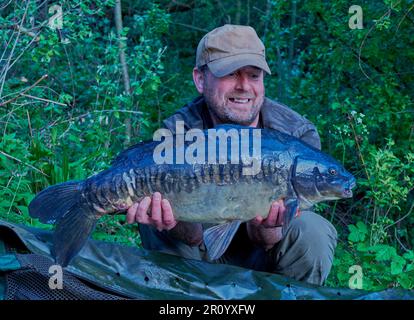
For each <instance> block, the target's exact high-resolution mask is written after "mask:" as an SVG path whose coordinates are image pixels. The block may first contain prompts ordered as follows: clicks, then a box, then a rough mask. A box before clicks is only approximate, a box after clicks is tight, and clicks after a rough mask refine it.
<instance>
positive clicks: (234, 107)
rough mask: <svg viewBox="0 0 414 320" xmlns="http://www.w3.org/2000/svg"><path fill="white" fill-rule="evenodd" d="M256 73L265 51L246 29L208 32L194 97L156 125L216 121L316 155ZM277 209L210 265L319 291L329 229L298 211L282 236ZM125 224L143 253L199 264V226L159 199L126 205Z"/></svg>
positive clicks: (303, 127)
mask: <svg viewBox="0 0 414 320" xmlns="http://www.w3.org/2000/svg"><path fill="white" fill-rule="evenodd" d="M264 72H266V73H268V74H270V69H269V67H268V65H267V62H266V59H265V48H264V45H263V43H262V42H261V40H260V39H259V38H258V36H257V34H256V32H255V30H254V29H253V28H251V27H248V26H235V25H225V26H223V27H220V28H217V29H214V30H213V31H211V32H209V33H208V34H206V35H205V36H204V37H203V38H202V39H201V41H200V43H199V45H198V48H197V56H196V67H195V68H194V70H193V80H194V84H195V86H196V88H197V90H198V92H199V93H200V95H201V96H200V97H198V98H197V99H195V100H194V101H192V102H191V103H189V104H187V105H186V106H184V107H183V108H182V109H180V110H178V111H177V112H176V113H175V114H174V115H173V116H171V117H170V118H168V119H166V120H165V121H164V126H165V127H166V128H168V129H170V130H171V131H172V132H174V130H175V123H176V121H179V120H180V121H184V123H185V130H189V129H191V128H199V129H208V128H212V127H214V126H215V125H217V124H222V123H234V124H240V125H245V126H251V127H259V128H265V127H269V128H273V129H277V130H279V131H282V132H285V133H287V134H290V135H293V136H295V137H297V138H300V139H302V140H303V141H305V142H307V143H309V144H311V145H313V146H314V147H316V148H319V149H320V139H319V136H318V133H317V131H316V128H315V126H314V125H313V124H312V123H310V122H309V121H308V120H306V119H305V118H303V117H301V116H300V115H299V114H297V113H296V112H294V111H293V110H291V109H289V108H288V107H286V106H284V105H282V104H279V103H276V102H274V101H272V100H270V99H268V98H265V89H264V84H263V78H264ZM285 210H286V209H285V206H284V203H283V199H280V200H278V201H275V202H273V203H272V205H271V207H270V208H269V213H268V216H267V217H266V218H265V219H263V218H261V217H260V216H259V215H258V216H257V217H256V218H255V219H253V220H251V221H249V222H247V223H244V224H242V225H241V226H240V228H239V230H238V232H237V233H236V235H235V237H234V239H233V240H232V242H231V244H230V246H229V247H228V249H227V250H226V252H225V253H224V255H223V256H222V257H221V258H220V259H218V260H216V261H214V262H216V263H228V264H233V265H238V266H242V267H245V268H250V269H254V270H259V271H267V272H273V273H278V274H281V275H284V276H288V277H292V278H294V279H296V280H301V281H307V282H308V283H312V284H317V285H322V284H323V283H324V281H325V280H326V278H327V276H328V274H329V271H330V268H331V266H332V260H333V255H334V250H335V247H336V237H337V234H336V230H335V228H334V227H333V226H332V225H331V224H330V223H329V222H328V221H327V220H326V219H324V218H322V217H321V216H319V215H317V214H315V213H313V212H310V211H306V212H302V213H301V215H300V217H297V218H295V219H293V221H292V222H291V224H290V226H289V228H288V229H287V232H286V235H285V236H284V237H282V233H281V224H282V221H283V215H284V213H285ZM127 221H128V223H133V222H138V223H139V231H140V234H141V239H142V244H143V246H144V248H146V249H150V250H158V251H162V252H165V253H170V254H175V255H180V256H183V257H186V258H192V259H199V260H201V259H203V260H204V259H206V254H205V247H204V244H203V230H204V229H205V228H206V227H207V226H203V225H201V224H198V223H186V222H177V221H176V220H175V219H174V213H173V209H172V208H171V205H170V203H169V202H168V200H166V199H162V195H161V194H159V193H154V194H153V195H152V198H150V197H146V198H144V199H143V200H142V201H141V202H140V203H136V204H134V205H133V206H132V207H131V208H130V209H129V210H128V212H127Z"/></svg>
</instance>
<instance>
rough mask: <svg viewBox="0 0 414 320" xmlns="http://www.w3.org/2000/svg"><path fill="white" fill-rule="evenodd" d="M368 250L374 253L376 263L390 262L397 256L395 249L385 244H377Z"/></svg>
mask: <svg viewBox="0 0 414 320" xmlns="http://www.w3.org/2000/svg"><path fill="white" fill-rule="evenodd" d="M370 249H371V250H373V251H374V252H375V253H376V255H375V260H377V261H387V260H391V259H392V258H393V257H394V256H395V255H396V254H397V252H396V250H395V248H393V247H391V246H388V245H385V244H377V245H376V246H372V247H371V248H370Z"/></svg>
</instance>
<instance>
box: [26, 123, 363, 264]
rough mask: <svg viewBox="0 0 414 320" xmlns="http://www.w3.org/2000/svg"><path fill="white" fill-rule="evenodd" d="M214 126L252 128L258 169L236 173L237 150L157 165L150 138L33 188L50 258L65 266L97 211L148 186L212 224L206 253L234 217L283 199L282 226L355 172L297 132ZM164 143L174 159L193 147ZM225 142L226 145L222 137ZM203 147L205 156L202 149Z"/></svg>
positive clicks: (129, 200)
mask: <svg viewBox="0 0 414 320" xmlns="http://www.w3.org/2000/svg"><path fill="white" fill-rule="evenodd" d="M216 129H217V130H222V132H224V133H230V130H232V131H231V133H232V135H233V136H236V137H238V138H240V139H241V138H242V137H246V134H245V133H246V132H247V137H249V138H251V137H254V136H255V134H258V131H260V132H259V133H260V135H258V136H260V139H261V140H260V141H261V144H260V146H261V149H260V151H261V152H260V164H259V168H258V169H259V171H258V172H256V173H255V174H254V175H247V174H244V173H245V172H244V171H243V170H245V169H247V168H251V164H249V163H244V162H243V161H242V152H241V151H240V154H239V158H238V159H237V160H239V161H238V163H237V164H236V163H232V162H231V160H232V158H231V157H230V156H231V153H230V152H228V154H227V162H226V163H219V161H218V160H219V157H218V154H216V160H217V161H216V163H197V164H192V163H187V162H184V163H171V164H170V163H164V164H157V163H155V162H154V157H153V156H154V150H155V148H156V147H157V146H158V145H159V143H158V142H154V141H150V142H146V143H140V144H138V145H136V146H133V147H130V148H129V149H127V150H125V151H124V152H122V153H121V154H120V155H119V156H118V157H117V159H116V160H115V161H114V163H113V164H112V166H111V167H110V168H108V169H107V170H104V171H102V172H100V173H97V174H95V175H93V176H91V177H89V178H88V179H86V180H84V181H71V182H66V183H63V184H59V185H55V186H51V187H49V188H47V189H45V190H43V191H41V192H40V193H39V194H38V195H36V197H35V198H34V199H33V200H32V202H31V203H30V205H29V213H30V215H31V216H32V217H34V218H39V219H40V221H42V222H55V223H56V229H55V233H54V246H53V252H54V256H55V260H56V262H57V263H59V264H61V265H67V264H68V263H69V262H70V261H71V259H72V258H73V257H74V256H76V254H77V253H78V252H79V250H80V249H81V248H82V246H83V244H84V243H85V242H86V240H87V238H88V237H89V235H90V233H91V232H92V231H93V228H94V226H95V224H96V221H97V220H98V219H99V218H100V217H101V216H102V215H104V214H111V213H114V212H117V211H119V210H127V209H128V208H129V207H130V206H131V205H132V204H133V203H134V202H137V201H140V200H141V199H142V198H143V197H144V196H149V195H152V194H153V193H154V192H156V191H158V192H160V193H161V194H162V195H163V198H165V199H167V200H168V201H169V202H170V204H171V207H172V209H173V214H174V217H175V219H176V220H177V221H187V222H196V223H203V224H210V225H211V224H216V226H214V227H211V228H208V229H206V230H205V231H204V243H205V245H206V248H207V254H208V257H209V259H211V260H215V259H217V258H219V257H220V256H221V255H222V254H223V253H224V251H225V250H226V248H227V247H228V245H229V244H230V242H231V240H232V238H233V236H234V234H235V232H236V231H237V229H238V227H239V225H240V223H241V222H244V221H249V220H251V219H253V218H255V217H256V216H257V215H258V214H259V215H261V216H262V217H263V218H265V217H267V215H268V212H269V208H270V206H271V203H272V201H275V200H279V199H284V201H285V207H286V213H285V214H284V221H283V229H282V231H283V233H285V232H286V229H287V227H288V226H289V223H290V221H291V220H292V219H293V216H294V215H295V214H296V212H297V210H298V209H299V208H301V209H307V208H309V207H311V206H313V205H314V204H315V203H318V202H321V201H326V200H332V199H341V198H349V197H351V196H352V188H353V187H354V186H355V178H354V177H353V176H352V175H351V174H350V173H349V172H347V171H346V170H345V169H344V168H343V166H342V165H341V164H340V163H338V162H337V161H336V160H335V159H333V158H332V157H330V156H329V155H327V154H325V153H323V152H321V151H320V150H318V149H315V148H313V147H312V146H309V145H307V144H306V143H304V142H303V141H300V140H299V139H297V138H294V137H292V136H289V135H286V134H283V133H281V132H278V131H276V130H272V129H256V128H249V127H242V126H234V125H223V126H219V127H217V128H216ZM234 130H236V131H234ZM243 130H245V131H243ZM257 130H258V131H257ZM217 132H218V131H217ZM235 132H236V133H237V134H234V133H235ZM204 134H205V141H209V140H208V138H209V136H208V134H209V132H208V131H207V130H205V131H204ZM172 138H173V139H176V138H178V136H172ZM180 139H181V141H185V139H183V137H180ZM225 141H226V142H227V139H226V140H225ZM252 141H253V140H252ZM209 142H211V141H209ZM215 143H217V144H218V143H219V140H217V141H216V142H215ZM237 143H238V142H237ZM170 145H171V146H173V145H174V150H173V151H174V159H179V158H181V156H182V155H181V156H180V157H178V154H177V153H178V152H185V151H186V150H187V148H188V147H189V146H190V147H191V148H192V149H191V151H192V152H193V151H194V150H193V149H194V148H193V147H194V146H192V142H189V141H186V142H185V145H184V146H183V147H181V148H179V149H178V148H176V144H170ZM204 147H205V148H207V147H208V144H207V143H206V144H205V146H204ZM225 147H227V150H228V151H230V150H231V144H230V143H229V144H228V145H227V146H225ZM253 147H254V146H253V145H250V146H249V149H248V150H247V152H249V154H247V155H248V156H252V155H254V154H253ZM216 150H219V148H217V146H216ZM204 151H207V152H204V154H205V155H206V157H207V155H208V151H209V150H204ZM197 152H198V151H197ZM214 152H217V151H214ZM213 155H214V154H213ZM210 156H211V154H210ZM244 156H246V155H244ZM210 158H211V157H208V158H206V159H210ZM244 158H245V157H244ZM244 158H243V159H244ZM224 159H225V158H224ZM334 173H335V174H334ZM71 234H73V235H75V236H73V237H72V236H71Z"/></svg>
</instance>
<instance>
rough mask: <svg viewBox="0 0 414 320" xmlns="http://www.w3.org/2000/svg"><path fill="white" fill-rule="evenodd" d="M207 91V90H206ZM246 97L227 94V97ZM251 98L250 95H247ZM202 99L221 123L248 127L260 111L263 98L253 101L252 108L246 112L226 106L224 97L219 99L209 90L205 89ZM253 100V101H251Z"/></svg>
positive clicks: (226, 100) (238, 94)
mask: <svg viewBox="0 0 414 320" xmlns="http://www.w3.org/2000/svg"><path fill="white" fill-rule="evenodd" d="M206 89H207V90H206ZM240 95H246V93H244V94H243V93H235V94H233V93H232V94H229V96H240ZM249 96H251V95H249ZM204 99H205V101H206V104H207V107H208V110H209V111H210V112H211V113H212V115H214V117H215V118H216V119H218V120H219V121H220V122H221V123H228V124H238V125H242V126H249V125H251V124H252V123H253V121H254V120H255V119H256V118H257V116H258V114H259V112H260V109H261V107H262V105H263V101H264V99H263V97H261V98H260V99H257V101H256V102H254V101H253V103H252V106H251V107H249V108H248V109H247V110H242V111H241V110H237V109H236V108H234V107H232V106H229V105H228V101H229V100H228V99H227V97H225V99H224V101H223V99H220V98H219V97H217V96H216V95H215V94H214V93H213V92H211V90H208V88H205V90H204ZM252 100H253V99H252Z"/></svg>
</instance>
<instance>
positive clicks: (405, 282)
mask: <svg viewBox="0 0 414 320" xmlns="http://www.w3.org/2000/svg"><path fill="white" fill-rule="evenodd" d="M397 281H398V283H399V284H400V285H401V286H402V287H403V288H404V289H412V288H413V282H412V280H411V277H410V276H409V275H408V274H407V273H401V274H400V275H398V279H397Z"/></svg>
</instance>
